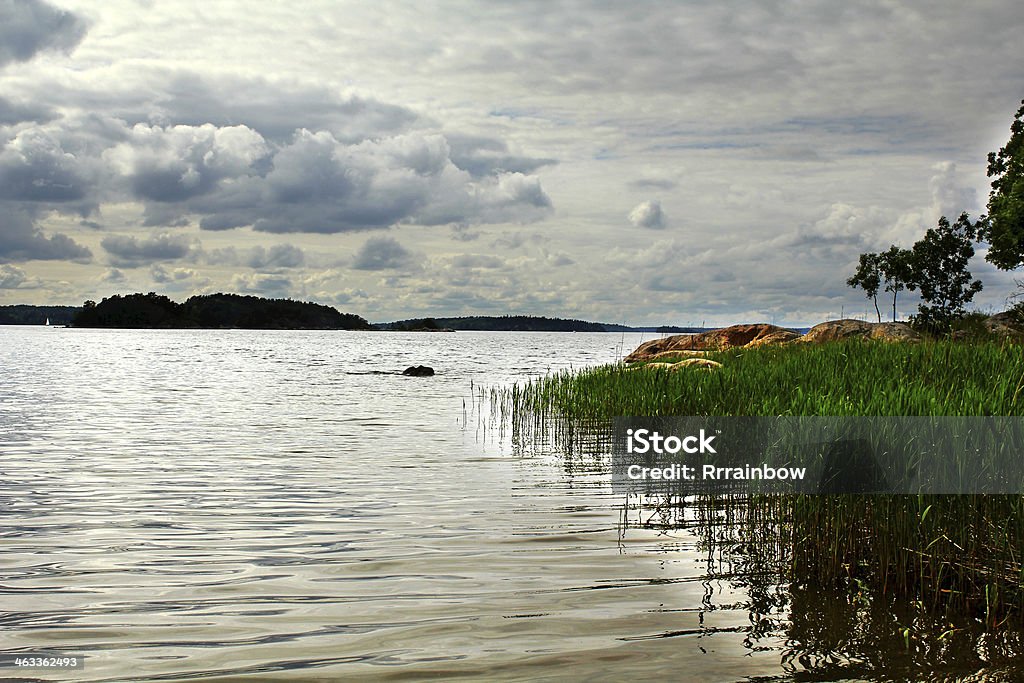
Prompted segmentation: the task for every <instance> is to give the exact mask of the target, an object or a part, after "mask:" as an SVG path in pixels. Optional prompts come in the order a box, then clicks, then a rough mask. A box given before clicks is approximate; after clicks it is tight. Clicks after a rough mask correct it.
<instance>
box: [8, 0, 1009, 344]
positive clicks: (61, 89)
mask: <svg viewBox="0 0 1024 683" xmlns="http://www.w3.org/2000/svg"><path fill="white" fill-rule="evenodd" d="M1022 34H1024V8H1022V7H1021V5H1020V3H1019V0H1005V1H1003V0H993V1H979V2H974V3H964V2H961V1H960V0H955V1H953V2H946V1H939V2H891V1H880V2H856V3H841V2H834V1H830V2H785V1H774V0H757V1H756V2H730V3H721V2H649V3H615V2H569V1H561V2H556V3H552V2H540V1H536V2H534V1H532V0H517V1H515V2H436V1H426V0H424V1H419V2H390V1H387V0H385V1H377V2H373V3H368V2H338V1H337V0H330V1H321V0H309V1H307V2H303V3H280V2H260V1H254V0H248V1H247V2H231V1H221V0H204V1H203V2H184V1H178V0H161V1H160V2H150V1H141V0H140V1H130V0H105V1H104V2H102V3H95V2H86V1H84V0H82V1H79V0H53V2H44V1H43V0H0V304H15V303H34V304H69V305H79V304H81V302H82V301H84V300H86V299H94V300H99V299H101V298H103V297H106V296H110V295H112V294H118V293H120V294H124V293H130V292H150V291H155V292H158V293H161V294H166V295H167V296H170V297H171V298H173V299H175V300H179V301H180V300H184V299H185V298H187V297H188V296H191V295H193V294H203V293H212V292H221V291H226V292H237V293H242V294H255V295H260V296H268V297H290V298H295V299H301V300H307V301H317V302H320V303H325V304H330V305H334V306H336V307H337V308H339V310H342V311H345V312H352V313H356V314H358V315H362V316H363V317H365V318H367V319H369V320H371V321H386V320H395V319H403V318H411V317H424V316H434V317H441V316H454V315H504V314H530V315H547V316H553V317H569V318H580V319H585V320H596V321H602V322H614V323H627V324H676V325H698V324H706V325H712V324H714V325H721V324H731V323H738V322H774V323H776V324H780V325H786V324H789V325H803V324H813V323H816V322H819V321H821V320H824V319H826V318H836V317H839V316H840V315H845V316H847V317H850V316H857V317H862V316H865V315H870V316H873V315H874V309H873V306H872V305H871V302H870V301H868V300H867V299H865V298H864V296H863V294H862V293H861V292H859V291H855V290H852V289H850V288H849V287H847V286H846V279H847V278H848V277H849V276H850V275H851V274H852V273H853V270H854V268H855V265H856V263H857V258H858V255H859V254H860V253H862V252H865V251H878V250H882V249H885V248H887V247H888V246H889V245H891V244H898V245H900V246H904V247H908V246H910V245H911V244H912V243H913V242H914V241H915V240H917V239H919V238H920V237H921V236H922V235H923V233H924V231H925V230H926V229H927V228H928V227H932V226H934V225H935V223H936V221H937V219H938V218H939V216H941V215H948V216H950V217H951V218H952V217H955V216H957V215H959V214H960V212H962V211H966V212H968V213H969V214H971V215H972V216H978V215H979V214H981V213H984V208H985V204H986V202H987V198H988V192H989V184H988V179H987V178H986V175H985V171H986V157H987V154H988V152H990V151H994V150H996V149H998V148H999V147H1000V146H1002V145H1003V144H1005V143H1006V141H1007V140H1008V138H1009V126H1010V123H1011V121H1012V119H1013V114H1014V112H1015V111H1016V109H1017V107H1018V106H1019V103H1020V101H1021V99H1022V98H1024V62H1022V60H1021V58H1020V36H1021V35H1022ZM983 256H984V249H983V248H980V249H979V253H978V256H977V257H976V259H975V260H974V261H973V262H972V271H973V273H974V275H975V276H976V277H978V278H980V279H981V280H982V281H983V282H984V283H985V289H984V290H983V291H982V293H981V294H980V295H979V296H978V297H977V298H976V306H977V307H978V308H979V309H981V310H990V311H995V310H1003V309H1004V308H1005V307H1006V303H1007V297H1008V296H1010V295H1012V294H1013V293H1014V292H1015V291H1018V287H1017V285H1016V283H1015V278H1016V279H1020V278H1022V277H1024V274H1021V273H1005V272H1000V271H997V270H995V269H994V268H993V267H991V266H989V265H988V264H987V263H986V262H984V260H983V258H982V257H983ZM913 309H914V300H913V297H912V296H908V297H905V300H901V302H900V310H899V314H900V316H901V317H902V316H904V315H905V314H907V313H912V312H913ZM883 310H885V308H884V307H883Z"/></svg>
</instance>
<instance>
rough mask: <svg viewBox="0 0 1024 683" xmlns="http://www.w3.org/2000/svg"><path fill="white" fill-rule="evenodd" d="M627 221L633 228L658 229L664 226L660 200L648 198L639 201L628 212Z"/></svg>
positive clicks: (663, 214)
mask: <svg viewBox="0 0 1024 683" xmlns="http://www.w3.org/2000/svg"><path fill="white" fill-rule="evenodd" d="M629 222H630V223H632V224H633V227H634V228H651V229H653V230H660V229H662V228H664V227H665V213H664V212H663V211H662V210H661V202H659V201H658V200H657V199H649V200H647V201H645V202H640V203H639V204H637V205H636V206H635V207H633V210H632V211H630V212H629Z"/></svg>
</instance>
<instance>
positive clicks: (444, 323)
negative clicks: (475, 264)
mask: <svg viewBox="0 0 1024 683" xmlns="http://www.w3.org/2000/svg"><path fill="white" fill-rule="evenodd" d="M376 327H377V328H378V329H381V330H394V331H416V332H420V331H442V330H464V331H477V332H659V333H663V334H680V333H688V332H703V331H704V330H705V329H706V328H703V327H675V326H661V327H630V326H628V325H617V324H615V323H592V322H587V321H585V320H574V319H571V318H546V317H543V316H535V315H502V316H492V315H470V316H462V317H457V318H411V319H409V320H397V321H395V322H391V323H379V324H377V325H376Z"/></svg>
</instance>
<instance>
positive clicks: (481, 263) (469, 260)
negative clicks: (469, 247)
mask: <svg viewBox="0 0 1024 683" xmlns="http://www.w3.org/2000/svg"><path fill="white" fill-rule="evenodd" d="M451 263H452V265H453V266H455V267H456V268H501V267H502V266H504V265H505V262H504V261H503V260H502V259H500V258H498V257H497V256H491V255H489V254H459V255H458V256H455V257H453V258H452V261H451Z"/></svg>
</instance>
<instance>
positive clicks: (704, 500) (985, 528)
mask: <svg viewBox="0 0 1024 683" xmlns="http://www.w3.org/2000/svg"><path fill="white" fill-rule="evenodd" d="M890 325H891V324H890ZM812 332H813V330H812ZM722 338H724V335H722V334H719V335H718V339H719V340H721V339H722ZM669 339H673V338H669ZM660 341H662V343H663V344H664V340H660ZM1016 341H1017V340H1015V339H1013V338H1012V337H1006V336H1004V337H1001V338H1000V337H998V336H996V335H995V334H987V335H978V336H974V337H972V338H970V339H961V340H957V339H950V338H948V337H947V338H941V339H933V338H928V337H925V338H924V339H922V340H921V341H919V342H916V343H913V342H912V343H907V342H905V341H897V342H893V341H884V340H881V339H877V338H875V339H872V338H871V335H870V334H861V335H855V336H848V337H846V338H840V339H823V340H820V343H806V340H805V341H804V342H800V341H792V340H788V341H784V342H781V343H764V344H760V345H757V344H754V345H750V346H747V345H741V346H734V347H719V348H717V349H716V348H713V347H711V346H710V345H709V346H708V347H707V348H705V349H704V350H696V349H687V348H678V347H682V346H687V345H689V346H693V345H694V342H693V341H692V339H691V340H690V341H689V342H682V341H680V342H678V345H677V348H675V349H674V350H672V349H670V350H657V349H650V350H651V351H652V353H650V354H646V355H644V354H639V355H641V356H644V357H643V358H637V357H636V352H634V354H633V355H634V358H633V359H634V360H636V362H634V363H632V364H630V363H625V362H624V363H618V364H615V365H608V366H602V367H596V368H591V369H586V370H579V371H574V372H573V371H564V372H560V373H556V374H553V375H549V376H547V377H544V378H540V379H537V380H533V381H530V382H528V383H526V384H520V385H513V386H512V387H507V388H503V389H494V390H492V392H491V405H492V414H493V415H494V417H495V418H496V419H498V420H499V421H500V423H501V424H502V425H504V426H505V428H506V429H509V430H510V431H511V433H512V438H513V441H514V442H516V443H522V444H529V443H552V444H553V445H555V446H556V447H557V448H558V449H559V450H560V451H562V452H563V453H564V455H565V457H567V458H576V459H579V458H582V457H587V455H588V454H593V453H595V452H596V453H602V452H604V451H603V450H602V449H603V448H607V447H608V444H609V436H610V422H611V419H612V418H613V417H615V416H622V415H637V416H639V415H644V416H654V417H656V416H676V415H689V416H778V415H800V416H804V415H806V416H858V415H862V416H874V415H881V416H887V415H891V416H937V415H963V416H975V415H982V416H984V415H1003V416H1020V415H1024V355H1022V354H1021V348H1022V347H1021V346H1020V345H1018V344H1017V343H1016ZM747 343H749V342H747ZM649 344H650V343H649ZM695 360H699V361H702V362H692V361H695ZM602 444H603V445H602ZM963 465H964V466H965V467H970V466H971V463H970V462H964V463H963ZM648 504H649V506H650V507H649V509H650V510H655V511H656V514H653V515H648V516H647V520H648V521H647V522H646V523H645V525H648V526H650V525H654V526H657V527H659V528H662V527H664V528H679V527H681V526H688V527H690V528H694V529H695V531H696V532H697V533H698V535H699V537H700V538H701V539H702V541H703V542H705V543H706V545H707V549H708V551H709V552H713V551H714V552H721V551H723V549H725V551H727V552H728V551H729V548H733V549H735V548H740V549H745V550H741V552H743V553H747V554H748V555H749V556H750V557H747V558H746V559H747V560H749V561H750V562H751V563H752V566H756V567H757V568H758V570H759V571H776V572H777V575H776V578H777V581H778V583H780V584H789V585H791V586H806V587H810V588H813V587H819V588H821V589H825V588H826V587H828V588H829V589H833V588H838V589H840V590H841V591H843V592H844V594H846V595H848V597H849V599H850V600H852V601H858V600H859V601H864V602H865V604H871V605H874V606H876V607H877V606H879V605H893V604H902V605H904V606H907V607H909V608H911V609H918V610H920V611H921V612H922V614H924V613H929V614H931V615H932V616H935V615H936V614H940V615H942V618H944V619H946V620H947V621H946V622H945V623H951V622H952V621H957V622H958V623H964V621H965V620H966V622H968V623H971V624H975V625H976V626H977V627H979V628H982V629H983V630H995V629H1001V628H1004V627H1009V626H1011V625H1012V626H1013V627H1020V626H1022V625H1024V556H1022V551H1021V549H1022V548H1024V497H1022V496H1007V495H964V496H920V495H865V494H856V495H795V494H792V495H767V494H760V495H756V494H755V495H747V496H738V495H734V496H718V497H715V496H712V495H703V494H702V495H698V496H696V497H695V499H686V500H683V499H675V500H660V501H656V502H653V503H652V502H650V501H648ZM687 510H695V512H693V513H688V512H687ZM627 512H628V511H627ZM624 514H626V513H624ZM694 519H697V520H704V521H702V522H698V523H697V524H696V525H695V524H694V522H693V520H694ZM723 519H726V520H729V522H728V523H727V524H726V525H725V526H727V527H729V528H728V529H725V528H723V527H722V526H721V520H723ZM716 520H718V521H716ZM723 539H725V540H723ZM725 546H728V548H726V547H725ZM949 628H953V627H952V626H950V627H949ZM908 633H909V632H908ZM909 637H910V636H909V635H908V638H909ZM921 637H922V638H923V637H925V636H924V635H923V634H921Z"/></svg>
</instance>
